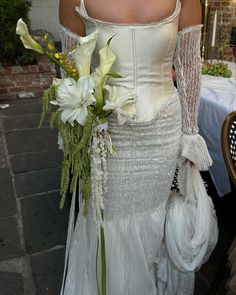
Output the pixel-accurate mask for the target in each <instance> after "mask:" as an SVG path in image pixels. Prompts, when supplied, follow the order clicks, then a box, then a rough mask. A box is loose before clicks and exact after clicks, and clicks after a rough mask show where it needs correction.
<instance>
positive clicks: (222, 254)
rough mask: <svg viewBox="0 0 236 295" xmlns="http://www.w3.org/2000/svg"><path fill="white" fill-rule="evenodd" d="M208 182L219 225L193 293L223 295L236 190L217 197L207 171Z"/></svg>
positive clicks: (235, 227)
mask: <svg viewBox="0 0 236 295" xmlns="http://www.w3.org/2000/svg"><path fill="white" fill-rule="evenodd" d="M203 177H204V179H205V180H206V181H207V183H208V186H209V187H208V193H209V195H211V196H212V200H213V202H214V204H215V209H216V215H217V218H218V226H219V239H218V243H217V246H216V248H215V250H214V251H213V253H212V255H211V258H210V260H209V261H208V262H207V263H206V264H204V265H203V266H202V268H201V269H200V270H199V271H198V273H197V275H196V286H195V293H194V295H224V294H226V287H225V284H226V282H227V278H228V269H227V266H226V261H227V250H228V247H229V245H230V244H231V242H232V240H233V238H234V237H235V236H236V217H235V215H236V214H235V213H236V191H235V190H234V191H233V192H231V193H230V194H228V195H226V196H224V197H222V198H219V196H218V195H217V192H216V190H215V188H214V186H213V184H212V182H211V179H210V177H209V174H208V173H204V175H203Z"/></svg>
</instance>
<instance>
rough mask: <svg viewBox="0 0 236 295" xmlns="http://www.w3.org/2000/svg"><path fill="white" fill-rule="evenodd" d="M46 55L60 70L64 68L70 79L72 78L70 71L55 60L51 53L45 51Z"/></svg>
mask: <svg viewBox="0 0 236 295" xmlns="http://www.w3.org/2000/svg"><path fill="white" fill-rule="evenodd" d="M44 55H46V56H47V57H48V58H49V59H50V60H51V61H53V62H54V63H55V64H57V65H58V66H59V67H60V68H62V69H63V70H64V71H65V72H66V75H67V76H68V77H70V76H71V73H70V72H69V71H68V69H67V68H66V67H65V66H64V65H62V64H61V63H60V62H59V61H58V60H57V59H56V58H54V57H53V56H52V55H51V54H50V53H48V52H47V51H45V50H44Z"/></svg>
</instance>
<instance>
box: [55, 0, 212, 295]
mask: <svg viewBox="0 0 236 295" xmlns="http://www.w3.org/2000/svg"><path fill="white" fill-rule="evenodd" d="M60 22H61V24H62V45H63V49H67V48H73V46H75V45H76V44H77V42H78V38H79V36H84V35H87V34H90V33H91V32H93V31H94V30H95V28H96V27H97V28H98V29H99V35H98V42H97V48H96V49H95V53H94V57H93V62H92V63H93V65H94V66H95V65H96V64H97V63H98V57H99V56H98V51H99V48H101V47H102V46H104V44H105V43H106V42H107V40H109V39H110V38H111V37H112V36H114V37H113V39H112V42H111V47H112V49H113V51H114V52H115V54H116V56H117V61H116V63H115V65H114V67H113V69H112V70H113V71H115V72H118V73H121V74H122V75H124V76H125V77H124V78H122V79H113V80H111V84H112V85H117V86H119V87H122V88H123V89H124V90H125V91H129V92H131V93H133V94H134V95H135V97H136V100H137V102H136V105H135V111H136V118H135V119H134V120H131V121H130V122H127V123H126V124H124V125H123V126H120V125H118V124H117V122H116V121H115V120H114V119H113V118H112V117H111V118H110V119H109V131H110V134H111V138H112V141H113V143H114V145H115V146H116V148H117V155H116V156H114V157H111V158H109V159H108V183H107V186H108V191H107V192H105V196H104V201H105V209H104V233H105V242H106V267H107V283H106V290H107V294H109V295H157V294H158V295H160V294H168V295H171V294H192V293H193V288H194V270H196V269H197V268H198V267H200V265H201V263H203V260H204V261H205V260H206V259H207V256H208V255H209V253H210V252H211V250H212V248H213V246H214V244H215V243H216V238H217V229H216V222H215V219H214V212H213V209H212V205H211V202H210V199H209V198H208V197H207V196H206V192H205V191H204V188H203V185H202V181H201V179H200V178H199V173H198V170H206V169H207V168H208V167H209V166H210V165H211V159H210V156H209V154H208V151H207V147H206V145H205V142H204V140H203V139H202V138H201V137H200V135H198V127H197V112H198V104H199V92H200V49H199V47H200V32H201V25H200V23H201V6H200V1H199V0H169V1H166V0H149V1H147V2H144V1H141V0H140V1H137V0H130V1H127V0H119V1H114V0H96V1H95V0H80V1H78V0H61V1H60ZM173 64H174V66H175V69H176V73H177V83H178V93H177V91H176V89H175V87H174V85H173V81H172V65H173ZM177 166H178V169H179V175H178V182H179V186H180V188H179V189H180V195H177V194H176V193H172V196H171V197H170V188H171V185H172V181H173V178H174V174H175V171H176V167H177ZM199 192H200V193H199ZM204 210H205V211H204ZM98 236H99V231H98V227H97V224H96V222H94V220H93V219H92V217H91V216H90V215H89V216H88V217H87V218H86V219H85V218H84V217H83V215H82V213H80V214H79V216H78V219H77V223H76V227H75V229H74V232H73V233H72V242H71V243H70V242H69V243H68V244H67V250H68V255H69V259H68V265H67V264H66V267H65V274H66V275H65V281H64V282H63V287H62V291H61V294H65V295H98V294H99V293H98V285H100V268H99V265H96V261H97V257H96V255H97V253H100V252H99V251H97V239H98ZM68 240H70V238H69V239H68ZM207 252H208V254H206V253H207ZM98 261H99V259H98Z"/></svg>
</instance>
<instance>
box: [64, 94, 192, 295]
mask: <svg viewBox="0 0 236 295" xmlns="http://www.w3.org/2000/svg"><path fill="white" fill-rule="evenodd" d="M109 131H110V135H111V138H112V142H113V144H114V145H115V147H116V149H117V154H116V156H114V157H111V158H109V159H108V165H107V166H108V167H107V169H108V182H107V191H106V192H105V196H104V202H105V210H104V233H105V243H106V263H107V294H108V295H157V294H158V295H160V294H168V295H170V294H192V288H193V274H189V273H188V274H180V273H179V272H178V271H177V270H176V269H174V268H173V267H172V265H171V263H170V261H169V260H168V257H167V255H166V251H165V247H164V243H163V235H164V224H165V212H166V202H167V200H168V197H169V194H170V187H171V184H172V181H173V177H174V173H175V169H176V163H177V158H178V155H179V151H180V141H181V109H180V102H179V98H178V96H177V94H176V95H174V96H173V97H172V98H171V99H170V100H169V101H168V102H167V103H166V104H165V105H164V106H163V107H162V108H161V110H160V111H159V112H158V113H157V114H156V116H155V117H154V118H153V119H152V120H151V121H148V122H142V123H138V122H132V123H126V124H124V125H123V126H120V125H118V124H117V121H116V119H115V118H111V119H110V121H109ZM99 236H100V228H99V226H98V225H97V223H96V221H95V220H93V216H92V213H91V211H90V212H89V214H88V216H87V217H86V218H84V216H83V214H82V210H80V213H79V216H78V219H77V222H76V226H75V230H74V233H73V238H72V244H71V247H70V252H69V260H68V270H67V275H66V280H65V288H64V292H63V293H62V294H63V295H99V293H98V284H99V282H100V277H101V268H100V255H99V253H100V249H99V245H100V243H99V239H100V238H99ZM100 290H101V289H100Z"/></svg>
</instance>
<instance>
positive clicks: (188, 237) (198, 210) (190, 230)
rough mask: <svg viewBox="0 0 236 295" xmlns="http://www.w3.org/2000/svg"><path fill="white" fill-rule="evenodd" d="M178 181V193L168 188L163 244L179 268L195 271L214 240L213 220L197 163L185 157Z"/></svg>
mask: <svg viewBox="0 0 236 295" xmlns="http://www.w3.org/2000/svg"><path fill="white" fill-rule="evenodd" d="M178 182H179V187H180V193H177V192H172V195H171V197H170V199H169V204H168V209H167V216H166V225H165V244H166V247H167V250H168V254H169V256H170V258H171V261H172V262H173V264H174V265H175V266H176V267H178V269H179V270H181V271H195V270H196V269H198V268H199V267H200V266H201V264H202V263H203V262H205V261H206V260H207V259H208V256H209V254H210V253H211V252H212V250H213V248H214V246H215V244H216V241H217V238H218V230H217V221H216V216H215V212H214V208H213V204H212V201H211V198H209V196H208V195H207V192H206V189H205V186H204V184H203V181H202V178H201V176H200V174H199V171H198V169H197V167H196V166H195V165H192V164H190V162H189V161H188V162H186V163H185V164H183V165H182V166H181V167H179V176H178Z"/></svg>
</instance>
